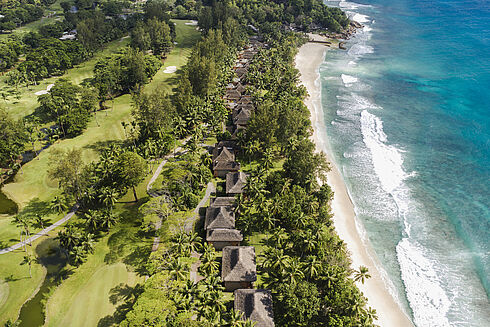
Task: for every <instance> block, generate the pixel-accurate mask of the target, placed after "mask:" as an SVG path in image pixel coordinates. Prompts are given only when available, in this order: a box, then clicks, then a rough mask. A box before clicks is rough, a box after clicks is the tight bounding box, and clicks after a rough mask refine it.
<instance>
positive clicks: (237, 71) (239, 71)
mask: <svg viewBox="0 0 490 327" xmlns="http://www.w3.org/2000/svg"><path fill="white" fill-rule="evenodd" d="M247 72H248V69H247V68H237V69H235V74H236V76H238V77H240V78H241V77H243V76H244V75H245V74H246V73H247Z"/></svg>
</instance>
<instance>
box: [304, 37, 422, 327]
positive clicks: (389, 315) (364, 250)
mask: <svg viewBox="0 0 490 327" xmlns="http://www.w3.org/2000/svg"><path fill="white" fill-rule="evenodd" d="M328 49H329V48H328V47H327V46H325V45H324V44H319V43H311V42H308V43H306V44H304V45H303V46H301V47H300V48H299V51H298V54H297V55H296V58H295V63H296V68H297V69H298V70H299V72H300V74H301V76H300V82H301V84H303V85H304V86H305V87H306V89H307V90H308V94H309V95H310V96H308V97H307V98H306V99H305V105H306V106H307V107H308V109H309V110H310V114H311V117H310V119H311V125H312V127H313V136H312V138H313V141H314V143H315V145H316V148H317V151H323V152H325V154H326V155H327V159H328V161H329V162H330V163H331V167H332V169H331V171H330V172H329V173H328V175H327V179H328V184H329V185H330V187H331V188H332V190H333V191H334V194H335V195H334V199H333V202H332V210H333V213H334V217H333V223H334V226H335V230H336V232H337V234H338V235H339V237H340V238H341V239H342V240H344V242H345V243H346V245H347V249H348V251H349V252H350V255H351V259H352V268H354V269H357V268H359V266H361V265H362V266H366V267H367V268H368V269H369V274H370V275H371V278H370V279H367V280H366V281H365V282H364V284H361V283H356V285H357V286H358V287H359V289H360V290H361V292H363V293H364V295H365V296H366V297H367V298H368V306H371V307H372V308H373V309H376V312H377V315H378V320H377V324H379V325H380V326H382V327H384V326H387V327H391V326H399V327H403V326H414V325H413V324H412V322H411V320H410V318H409V317H408V316H407V314H406V313H405V312H404V311H403V309H402V308H401V307H400V305H399V304H398V303H397V302H396V300H395V299H394V298H393V296H392V294H391V293H390V291H389V289H388V286H387V285H386V283H385V281H384V280H383V277H382V274H381V272H380V271H379V269H378V268H377V265H376V262H375V259H373V258H375V255H374V253H373V252H372V249H371V248H370V246H369V244H366V243H365V242H364V241H363V239H362V237H361V235H360V232H359V229H358V227H357V224H356V213H355V210H354V204H353V203H352V200H351V198H350V195H349V193H348V190H347V187H346V185H345V182H344V180H343V178H342V175H341V174H340V171H339V170H338V168H337V166H336V165H335V162H334V161H333V160H332V159H331V156H330V155H329V154H328V151H327V149H328V147H327V144H326V142H327V141H326V140H327V138H326V127H325V124H324V122H323V110H322V105H321V88H320V85H319V67H320V65H321V64H322V62H323V60H324V58H325V53H326V51H327V50H328ZM320 135H321V136H322V137H320Z"/></svg>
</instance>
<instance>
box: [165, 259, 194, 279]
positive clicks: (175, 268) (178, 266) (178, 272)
mask: <svg viewBox="0 0 490 327" xmlns="http://www.w3.org/2000/svg"><path fill="white" fill-rule="evenodd" d="M168 270H169V272H170V277H172V278H173V279H175V280H185V279H187V278H188V277H189V267H188V266H187V265H186V264H184V263H183V262H182V261H181V260H180V258H177V259H174V260H172V261H171V262H170V264H169V266H168Z"/></svg>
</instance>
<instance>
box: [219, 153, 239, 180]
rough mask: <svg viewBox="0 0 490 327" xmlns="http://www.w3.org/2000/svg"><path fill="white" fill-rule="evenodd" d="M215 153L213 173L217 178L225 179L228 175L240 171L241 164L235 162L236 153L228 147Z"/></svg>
mask: <svg viewBox="0 0 490 327" xmlns="http://www.w3.org/2000/svg"><path fill="white" fill-rule="evenodd" d="M215 150H217V151H213V157H214V158H213V173H214V176H215V177H225V176H226V174H227V173H230V172H237V171H239V170H240V163H238V162H236V161H235V151H234V150H233V149H230V148H227V147H221V148H217V147H215Z"/></svg>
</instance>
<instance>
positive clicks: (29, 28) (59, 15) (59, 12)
mask: <svg viewBox="0 0 490 327" xmlns="http://www.w3.org/2000/svg"><path fill="white" fill-rule="evenodd" d="M60 2H61V0H58V1H56V2H55V3H53V4H52V5H50V6H49V7H48V8H46V10H45V11H44V15H45V16H47V15H48V14H49V13H56V14H55V15H53V16H52V17H46V18H41V19H39V20H36V21H34V22H31V23H28V24H26V25H24V26H21V27H19V28H17V29H15V30H14V31H13V34H17V35H19V36H20V35H22V34H25V33H28V32H35V31H37V30H39V27H41V26H43V25H46V24H51V23H54V22H55V21H56V20H63V9H62V8H61V6H60ZM9 35H11V34H0V39H6V38H7V37H8V36H9Z"/></svg>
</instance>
